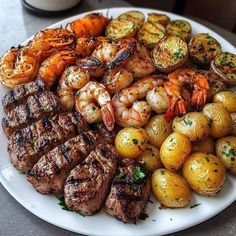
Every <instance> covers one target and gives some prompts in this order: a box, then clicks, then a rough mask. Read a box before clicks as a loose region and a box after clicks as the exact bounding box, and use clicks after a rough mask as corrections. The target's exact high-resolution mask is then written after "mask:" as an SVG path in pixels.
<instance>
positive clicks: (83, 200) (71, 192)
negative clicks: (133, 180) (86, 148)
mask: <svg viewBox="0 0 236 236" xmlns="http://www.w3.org/2000/svg"><path fill="white" fill-rule="evenodd" d="M117 164H118V155H117V153H116V151H115V148H114V147H113V146H112V145H110V144H100V145H98V146H97V148H96V149H95V150H94V151H92V152H91V153H90V154H89V155H88V157H87V158H86V159H85V160H84V161H83V162H82V163H81V164H80V165H78V166H76V167H75V168H74V169H73V170H72V171H71V172H70V175H69V177H68V178H67V180H66V184H65V188H64V197H65V203H66V205H67V207H68V208H69V209H70V210H72V211H77V212H80V213H82V214H84V215H93V214H94V213H96V212H97V211H99V210H100V208H101V206H102V204H103V203H104V201H105V199H106V196H107V193H108V191H109V188H110V184H111V182H112V179H113V178H114V176H115V173H116V170H117Z"/></svg>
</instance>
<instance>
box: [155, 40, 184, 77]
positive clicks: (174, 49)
mask: <svg viewBox="0 0 236 236" xmlns="http://www.w3.org/2000/svg"><path fill="white" fill-rule="evenodd" d="M151 55H152V60H153V63H154V65H155V66H156V68H157V69H158V70H159V71H161V72H164V73H170V72H171V71H174V70H176V69H177V68H179V67H181V66H183V65H184V64H185V63H186V61H187V58H188V46H187V43H186V42H185V41H183V40H182V39H181V38H179V37H176V36H167V37H165V38H164V39H162V40H161V41H160V42H159V43H158V44H157V45H156V46H155V48H154V49H153V50H152V53H151Z"/></svg>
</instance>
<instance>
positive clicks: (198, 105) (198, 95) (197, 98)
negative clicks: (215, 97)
mask: <svg viewBox="0 0 236 236" xmlns="http://www.w3.org/2000/svg"><path fill="white" fill-rule="evenodd" d="M206 97H207V95H206V93H205V92H204V91H198V92H195V93H193V95H192V98H191V104H192V106H193V107H195V109H196V110H197V111H201V110H202V107H203V106H204V104H205V103H206Z"/></svg>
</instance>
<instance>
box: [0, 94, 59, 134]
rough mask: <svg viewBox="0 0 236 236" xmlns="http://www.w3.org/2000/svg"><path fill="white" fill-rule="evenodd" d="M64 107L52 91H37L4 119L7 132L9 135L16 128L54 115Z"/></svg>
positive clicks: (4, 127) (3, 124) (3, 122)
mask: <svg viewBox="0 0 236 236" xmlns="http://www.w3.org/2000/svg"><path fill="white" fill-rule="evenodd" d="M61 110H62V108H61V106H60V105H59V102H58V99H57V97H56V96H55V95H54V94H53V93H52V92H50V91H43V92H39V93H36V94H34V95H32V96H29V97H28V98H27V101H26V103H23V104H20V105H19V106H16V107H14V108H13V109H12V110H10V111H9V112H8V113H7V117H5V118H3V119H2V126H3V129H4V132H5V134H6V135H7V137H9V136H10V135H11V134H12V133H13V132H14V131H15V130H17V129H22V128H24V127H26V126H27V125H29V124H30V123H32V122H35V121H38V120H40V119H41V118H43V117H46V116H53V115H55V114H56V113H58V112H59V111H61Z"/></svg>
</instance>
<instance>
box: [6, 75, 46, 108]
mask: <svg viewBox="0 0 236 236" xmlns="http://www.w3.org/2000/svg"><path fill="white" fill-rule="evenodd" d="M45 90H48V88H47V86H46V85H45V83H44V81H43V79H41V78H38V79H36V80H34V81H32V82H30V83H27V84H23V85H19V86H17V87H15V88H14V89H11V90H10V91H8V92H7V93H6V94H5V96H4V97H3V99H2V106H3V108H4V111H5V112H9V111H10V110H11V109H13V108H14V107H15V106H17V105H19V104H20V103H22V102H24V101H25V100H26V99H27V98H28V97H29V96H31V95H34V94H36V93H38V92H40V91H45Z"/></svg>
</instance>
